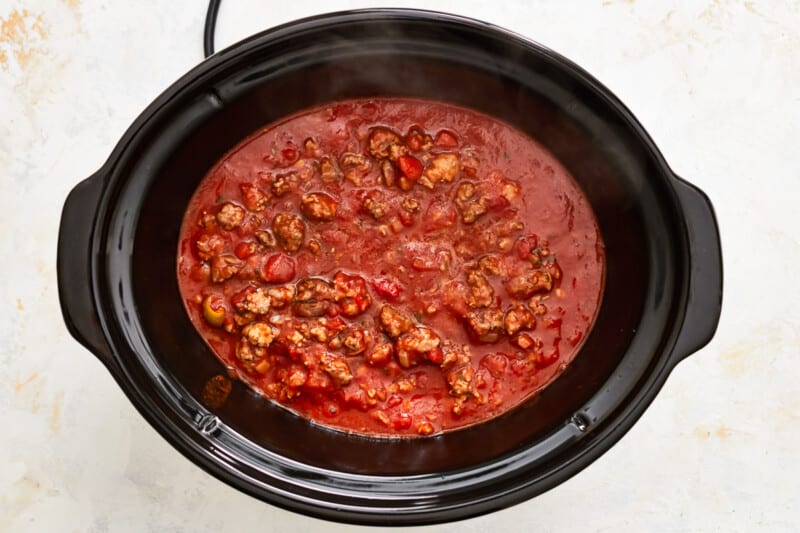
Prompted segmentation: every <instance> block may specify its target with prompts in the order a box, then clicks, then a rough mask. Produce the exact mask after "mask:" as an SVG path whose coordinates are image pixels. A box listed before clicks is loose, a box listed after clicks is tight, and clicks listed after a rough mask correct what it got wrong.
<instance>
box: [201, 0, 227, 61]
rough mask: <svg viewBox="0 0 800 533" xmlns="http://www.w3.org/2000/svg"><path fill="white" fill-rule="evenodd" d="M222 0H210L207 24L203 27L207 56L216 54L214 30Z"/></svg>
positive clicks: (204, 50) (204, 48)
mask: <svg viewBox="0 0 800 533" xmlns="http://www.w3.org/2000/svg"><path fill="white" fill-rule="evenodd" d="M221 1H222V0H210V1H209V2H208V11H207V12H206V25H205V27H204V28H203V53H204V54H205V56H206V57H208V56H210V55H213V54H214V32H215V30H216V28H217V13H219V4H220V2H221Z"/></svg>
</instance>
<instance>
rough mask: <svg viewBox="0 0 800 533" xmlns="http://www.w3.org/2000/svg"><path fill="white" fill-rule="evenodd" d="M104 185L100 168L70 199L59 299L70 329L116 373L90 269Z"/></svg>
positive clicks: (59, 261) (64, 214) (61, 239)
mask: <svg viewBox="0 0 800 533" xmlns="http://www.w3.org/2000/svg"><path fill="white" fill-rule="evenodd" d="M104 184H105V173H104V172H103V170H102V169H101V170H99V171H98V172H96V173H95V174H94V175H92V176H91V177H89V178H87V179H85V180H83V181H82V182H80V183H79V184H78V185H76V186H75V188H73V189H72V191H71V192H70V193H69V196H67V200H66V201H65V202H64V208H63V210H62V211H61V224H60V226H59V230H58V251H57V257H56V271H57V278H58V299H59V301H60V303H61V314H62V315H63V317H64V322H65V323H66V325H67V329H68V330H69V332H70V334H72V336H73V337H75V339H76V340H77V341H78V342H80V343H81V344H83V345H84V346H85V347H86V348H88V349H89V350H90V351H91V352H92V353H94V354H95V355H96V356H97V358H98V359H100V361H102V363H103V364H104V365H105V366H106V367H107V368H108V369H109V370H110V371H111V372H112V374H114V373H115V371H116V363H114V360H113V357H112V356H111V348H110V347H109V345H108V343H107V342H106V339H105V336H104V335H103V330H102V328H101V326H100V320H99V318H98V315H97V309H96V308H95V303H94V295H93V292H92V273H91V267H90V265H91V260H92V258H91V254H92V251H91V243H92V234H93V226H94V214H95V213H96V212H97V206H98V203H99V200H100V195H101V193H102V191H103V186H104Z"/></svg>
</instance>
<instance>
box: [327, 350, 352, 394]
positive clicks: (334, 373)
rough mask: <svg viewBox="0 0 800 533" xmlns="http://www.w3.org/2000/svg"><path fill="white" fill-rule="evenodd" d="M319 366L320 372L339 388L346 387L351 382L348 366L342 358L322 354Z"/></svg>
mask: <svg viewBox="0 0 800 533" xmlns="http://www.w3.org/2000/svg"><path fill="white" fill-rule="evenodd" d="M319 364H320V368H322V370H323V371H324V372H325V373H326V374H328V375H329V376H330V377H331V378H332V379H333V381H334V382H335V383H336V384H337V385H338V386H340V387H343V386H345V385H347V384H348V383H350V382H351V381H352V380H353V374H352V372H350V366H349V365H348V364H347V361H345V360H344V358H342V357H337V356H335V355H333V354H329V353H324V354H322V356H320V360H319Z"/></svg>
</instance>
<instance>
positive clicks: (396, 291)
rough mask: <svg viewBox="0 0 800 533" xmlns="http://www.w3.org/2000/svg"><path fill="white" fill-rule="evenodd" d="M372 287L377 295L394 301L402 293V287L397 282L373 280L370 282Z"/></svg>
mask: <svg viewBox="0 0 800 533" xmlns="http://www.w3.org/2000/svg"><path fill="white" fill-rule="evenodd" d="M372 286H373V287H374V288H375V292H377V293H378V295H380V296H383V297H384V298H388V299H389V300H394V299H395V298H397V297H398V296H400V293H401V292H403V287H402V285H400V284H399V283H398V282H397V281H395V280H393V279H389V278H375V279H373V280H372Z"/></svg>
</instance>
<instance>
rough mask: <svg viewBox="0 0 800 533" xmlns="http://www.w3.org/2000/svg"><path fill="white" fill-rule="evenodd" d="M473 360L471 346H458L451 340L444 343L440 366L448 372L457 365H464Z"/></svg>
mask: <svg viewBox="0 0 800 533" xmlns="http://www.w3.org/2000/svg"><path fill="white" fill-rule="evenodd" d="M470 359H471V355H470V349H469V346H467V345H466V344H456V343H455V342H453V341H451V340H445V341H444V342H442V362H441V364H440V365H439V366H441V367H442V368H443V369H445V370H447V369H448V368H452V367H454V366H457V365H464V364H466V363H468V362H469V360H470Z"/></svg>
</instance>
